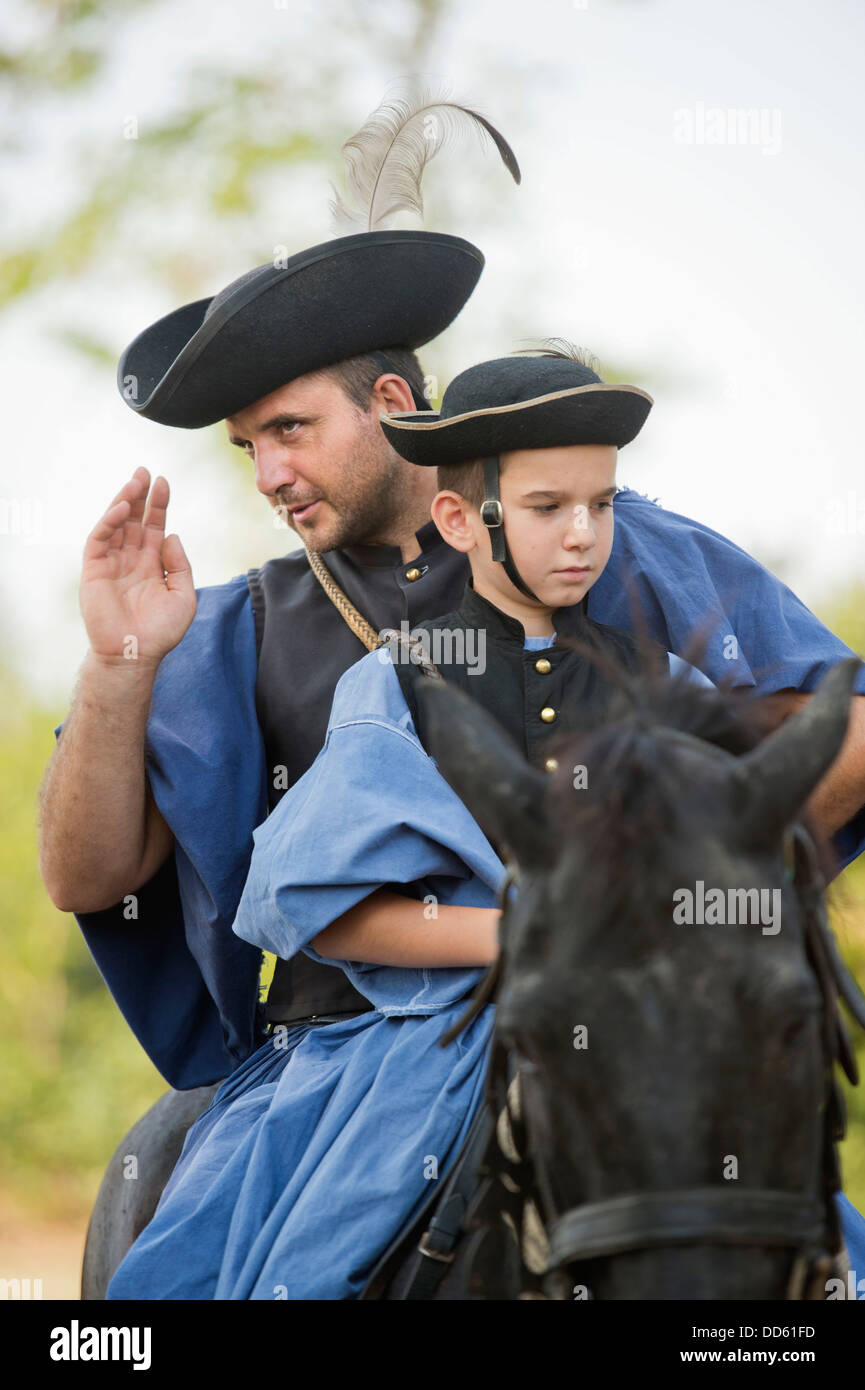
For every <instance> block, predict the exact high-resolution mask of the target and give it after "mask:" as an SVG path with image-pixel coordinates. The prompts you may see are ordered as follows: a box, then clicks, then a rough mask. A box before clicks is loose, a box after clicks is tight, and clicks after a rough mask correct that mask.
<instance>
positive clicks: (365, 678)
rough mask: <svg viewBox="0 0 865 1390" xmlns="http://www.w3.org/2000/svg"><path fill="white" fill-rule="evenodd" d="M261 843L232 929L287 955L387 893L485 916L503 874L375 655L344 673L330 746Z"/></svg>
mask: <svg viewBox="0 0 865 1390" xmlns="http://www.w3.org/2000/svg"><path fill="white" fill-rule="evenodd" d="M376 666H378V670H376ZM379 696H382V699H379V698H378V697H379ZM374 697H375V698H374ZM254 838H255V851H254V853H253V856H252V863H251V865H250V870H249V875H248V878H247V881H246V886H245V888H244V892H243V897H242V898H241V902H240V907H239V910H238V915H237V920H236V921H235V924H234V930H235V931H236V932H237V934H238V935H239V936H242V937H244V938H245V939H246V940H247V941H253V942H255V944H256V945H258V946H261V947H263V948H264V949H266V950H268V951H273V952H275V953H276V954H277V955H279V956H282V957H283V958H289V957H290V956H292V955H293V954H294V953H295V952H296V951H298V950H300V949H303V948H304V947H306V946H307V945H308V943H309V942H310V941H311V940H312V939H313V937H315V936H317V935H318V933H319V932H320V931H323V930H324V928H325V927H327V926H328V925H329V924H330V923H331V922H333V921H334V920H335V919H336V918H337V917H340V916H341V915H342V914H343V913H344V912H347V911H348V910H349V908H351V907H353V906H354V905H355V904H356V903H358V902H360V901H361V900H362V899H363V898H365V897H367V896H368V895H369V894H370V893H372V892H374V891H375V889H377V888H380V887H383V886H385V885H387V884H405V885H413V886H414V888H415V891H416V892H417V894H418V896H423V892H422V891H420V890H421V889H426V890H428V891H429V892H431V893H433V894H434V895H435V897H436V899H437V901H439V902H441V903H446V902H460V903H462V904H464V905H466V906H483V907H488V906H491V905H492V901H493V893H494V890H495V887H496V886H497V884H498V883H499V881H500V879H501V876H502V872H503V867H502V864H501V861H500V860H499V858H498V857H497V855H496V854H495V852H494V850H493V848H492V846H491V845H490V843H489V841H488V840H487V839H486V837H485V836H484V834H483V832H482V831H481V829H480V827H479V826H478V824H477V822H476V821H475V820H474V819H473V817H472V816H471V814H470V813H469V811H468V810H467V808H466V807H465V805H464V804H463V802H462V801H461V800H460V799H459V797H458V796H457V795H456V793H455V792H454V791H453V789H452V788H451V787H450V786H449V785H448V783H447V782H445V780H444V778H443V777H442V776H441V774H440V773H439V772H438V770H437V768H436V765H435V762H434V760H433V759H432V758H431V757H430V756H429V755H428V754H427V753H426V752H425V750H424V748H423V747H422V745H421V744H420V742H419V741H418V738H417V735H416V734H415V733H414V729H413V726H412V724H411V720H410V717H409V715H408V711H407V709H405V704H404V701H403V699H402V694H401V692H400V691H399V686H398V682H397V679H396V675H395V673H394V671H393V667H392V665H390V663H389V660H385V662H384V664H382V663H381V662H380V661H379V654H378V653H377V652H373V653H371V654H370V655H369V656H368V657H364V658H362V660H361V661H360V662H358V663H357V666H355V667H352V668H351V670H350V671H348V672H347V673H346V675H345V676H343V678H342V680H341V681H340V683H339V685H338V686H337V690H336V693H335V696H334V705H333V711H332V713H331V720H330V725H329V727H328V732H327V738H326V741H325V744H324V747H323V748H322V750H321V752H320V753H319V755H318V757H317V758H316V760H315V762H314V763H313V765H312V767H311V768H309V770H308V771H307V772H306V773H305V774H304V776H303V777H301V778H300V780H299V781H298V782H296V783H295V785H294V786H293V787H292V788H290V790H289V791H287V792H286V794H285V795H284V796H283V797H282V799H281V800H280V802H279V804H278V806H276V807H275V809H274V810H273V811H272V813H271V814H270V815H269V816H268V818H267V820H266V821H265V822H264V824H263V825H260V826H259V827H258V829H257V830H256V832H255V837H254Z"/></svg>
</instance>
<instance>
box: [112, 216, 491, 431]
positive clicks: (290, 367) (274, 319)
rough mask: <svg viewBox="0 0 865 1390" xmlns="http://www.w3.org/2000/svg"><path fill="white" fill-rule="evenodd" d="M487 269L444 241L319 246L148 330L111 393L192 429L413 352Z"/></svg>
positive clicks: (401, 235) (382, 236) (354, 239)
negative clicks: (329, 376) (342, 366)
mask: <svg viewBox="0 0 865 1390" xmlns="http://www.w3.org/2000/svg"><path fill="white" fill-rule="evenodd" d="M483 265H484V258H483V255H482V254H481V252H480V251H479V250H478V248H477V247H476V246H472V244H471V242H468V241H464V240H463V239H462V238H461V237H455V236H446V235H443V234H442V233H435V232H426V231H379V232H361V233H358V234H357V235H355V236H345V237H338V238H336V239H335V240H332V241H326V242H322V243H321V244H320V245H319V246H312V247H310V249H309V250H307V251H301V252H299V253H298V254H297V255H296V256H291V257H290V258H289V259H288V260H286V261H285V262H284V263H283V264H274V263H270V262H268V264H266V265H260V266H257V267H256V268H255V269H254V270H250V271H247V273H246V274H245V275H241V276H240V278H239V279H237V280H234V281H232V283H231V284H230V285H228V286H227V287H226V288H225V289H224V290H221V291H220V293H219V294H217V295H214V296H213V298H211V299H199V300H196V301H195V303H193V304H185V305H184V306H183V307H182V308H180V309H175V311H174V312H173V313H171V314H167V315H166V317H165V318H162V319H159V320H158V321H157V322H156V323H154V324H151V326H150V327H149V328H146V329H145V330H144V332H143V333H139V335H138V337H137V338H135V339H134V341H133V342H131V343H130V344H129V347H127V348H126V350H125V352H124V353H123V355H122V357H121V359H120V364H119V366H118V369H117V385H118V387H119V390H120V393H121V395H122V396H123V398H124V400H125V401H126V403H127V405H129V406H130V407H131V409H132V410H134V411H136V413H137V414H138V415H143V416H144V417H145V419H148V420H155V421H157V422H158V423H159V424H162V425H175V426H178V427H179V428H181V429H200V428H201V427H202V426H204V425H212V424H214V423H215V422H216V421H217V420H224V419H226V418H227V417H228V416H231V415H235V414H236V413H237V412H238V411H239V410H244V409H246V407H247V406H249V405H252V403H253V401H257V400H260V399H261V397H262V396H267V395H269V394H270V392H271V391H275V390H276V389H277V388H278V387H280V386H284V385H285V384H286V383H287V382H289V381H293V380H294V379H295V378H296V377H299V376H303V375H304V374H305V373H307V372H312V371H316V370H318V369H320V368H322V367H329V366H332V365H333V364H334V363H335V362H341V361H342V360H343V359H344V358H346V357H355V356H357V355H359V354H362V353H369V352H374V351H376V350H381V349H383V348H387V347H393V348H396V347H402V348H411V349H414V348H418V347H421V346H422V345H423V344H424V343H427V342H429V341H430V339H432V338H435V337H436V336H437V335H438V334H439V333H441V332H443V330H444V329H445V328H447V326H448V324H450V323H451V322H452V321H453V320H454V319H455V318H456V316H457V314H458V313H459V312H460V310H461V309H462V307H463V305H464V304H465V303H466V301H467V299H468V298H469V296H470V294H471V293H472V290H473V289H474V287H475V285H476V284H477V282H478V279H479V277H480V273H481V270H482V269H483Z"/></svg>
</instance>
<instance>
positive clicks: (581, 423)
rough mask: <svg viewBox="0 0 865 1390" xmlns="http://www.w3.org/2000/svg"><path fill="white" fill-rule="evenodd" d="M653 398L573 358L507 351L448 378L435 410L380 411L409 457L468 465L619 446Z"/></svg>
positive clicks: (420, 461) (633, 432) (632, 435)
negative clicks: (518, 453)
mask: <svg viewBox="0 0 865 1390" xmlns="http://www.w3.org/2000/svg"><path fill="white" fill-rule="evenodd" d="M651 408H652V398H651V396H649V395H647V393H646V392H645V391H642V390H640V388H639V387H638V386H614V385H610V384H609V383H607V382H604V381H602V380H601V378H600V377H599V376H598V374H597V373H596V372H593V371H592V370H591V368H590V367H586V366H584V365H583V364H582V363H581V362H578V361H576V360H575V359H574V358H572V357H558V356H555V357H554V356H549V355H546V354H543V355H540V356H528V355H523V356H513V357H499V358H496V359H495V360H494V361H492V362H481V363H480V364H479V365H478V366H476V367H469V368H468V370H467V371H464V372H461V373H460V375H459V376H457V377H454V379H453V381H452V382H451V384H450V386H449V387H448V388H447V390H446V391H445V394H444V397H443V398H442V406H441V410H440V411H416V412H414V413H400V414H396V413H394V414H390V415H381V416H379V419H380V421H381V427H382V429H383V430H384V432H385V435H386V436H387V438H388V440H389V441H390V443H391V444H392V445H393V447H394V449H395V450H396V451H397V453H398V454H400V455H401V456H402V457H403V458H404V459H407V460H408V461H409V463H417V464H421V465H426V466H428V467H434V466H438V465H439V464H449V463H467V462H469V461H470V460H472V459H477V458H488V457H491V456H496V455H499V454H504V453H507V452H508V451H510V450H515V449H548V448H555V447H559V446H564V445H570V444H614V445H615V446H616V448H618V449H621V448H624V446H625V445H626V444H629V443H630V442H631V440H632V439H634V438H635V437H636V436H637V435H638V434H639V432H640V430H641V429H642V427H643V425H644V423H645V420H646V417H647V415H648V413H649V411H650V410H651Z"/></svg>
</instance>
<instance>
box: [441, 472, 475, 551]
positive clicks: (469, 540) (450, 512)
mask: <svg viewBox="0 0 865 1390" xmlns="http://www.w3.org/2000/svg"><path fill="white" fill-rule="evenodd" d="M469 510H470V508H469V503H468V502H467V501H466V499H465V498H464V497H461V496H460V494H459V493H458V492H454V491H452V489H450V488H446V489H445V490H444V491H442V492H437V493H436V495H435V497H434V498H433V500H432V505H431V506H430V515H431V517H432V519H433V521H434V522H435V524H436V526H437V527H438V529H439V532H440V533H441V536H442V538H443V539H444V540H446V541H447V543H448V545H450V546H453V548H454V550H462V551H463V552H464V553H466V554H467V553H468V551H470V550H474V548H475V546H476V544H477V541H476V539H475V533H474V529H473V527H472V525H471V523H470V520H469Z"/></svg>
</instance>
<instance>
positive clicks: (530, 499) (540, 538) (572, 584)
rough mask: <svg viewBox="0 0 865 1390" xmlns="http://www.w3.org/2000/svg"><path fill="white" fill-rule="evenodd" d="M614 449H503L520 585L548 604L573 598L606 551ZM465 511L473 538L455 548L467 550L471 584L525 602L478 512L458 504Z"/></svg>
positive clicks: (505, 501)
mask: <svg viewBox="0 0 865 1390" xmlns="http://www.w3.org/2000/svg"><path fill="white" fill-rule="evenodd" d="M617 456H618V450H617V449H616V448H615V446H614V445H611V444H610V445H607V444H575V445H570V446H568V447H563V448H557V449H521V450H515V451H514V452H512V453H506V454H502V455H501V460H500V461H501V469H500V486H499V492H500V496H501V500H502V506H503V508H504V513H505V527H506V529H507V535H508V545H509V546H510V550H511V554H512V556H513V559H514V564H515V565H516V567H517V569H518V570H519V572H520V574H521V575H522V577H523V579H524V580H525V582H526V584H527V585H528V587H529V588H530V589H531V590H532V592H533V593H535V594H537V596H538V598H539V599H540V600H541V602H542V603H543V604H544V605H545V606H546V607H548V608H551V609H555V608H564V607H566V606H567V605H570V604H573V603H578V602H579V601H580V599H582V598H583V596H584V595H585V594H586V593H588V591H589V589H590V588H591V587H592V585H593V584H594V583H595V582H596V581H597V579H598V578H599V576H600V575H601V573H602V572H603V569H604V566H605V565H606V563H607V560H608V559H609V557H610V551H611V549H612V545H613V496H614V495H615V492H616V459H617ZM443 495H444V494H440V496H443ZM450 495H453V494H450ZM464 516H465V522H466V525H467V527H468V528H469V530H470V532H471V537H472V540H473V541H474V544H463V545H460V547H459V548H460V549H467V550H468V552H469V555H470V559H471V565H472V573H473V576H474V584H475V588H476V589H480V590H481V591H482V592H483V593H484V594H485V595H486V596H487V597H489V598H490V600H491V602H493V603H495V602H496V598H497V597H502V598H506V599H507V600H508V601H510V602H513V600H514V599H517V600H519V601H520V602H522V603H528V602H530V600H528V599H527V598H526V597H525V595H524V594H521V593H520V591H519V590H518V589H517V588H516V587H515V585H513V584H512V583H511V581H510V580H509V579H508V577H507V575H506V574H505V569H504V565H501V564H499V563H497V562H496V561H494V560H493V558H492V548H491V544H490V534H489V531H488V530H487V527H486V526H485V525H484V523H483V522H482V521H481V517H480V511H479V510H478V509H477V508H476V507H470V506H469V505H468V504H464ZM436 520H438V517H436ZM466 539H468V538H466ZM451 543H453V542H451Z"/></svg>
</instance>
